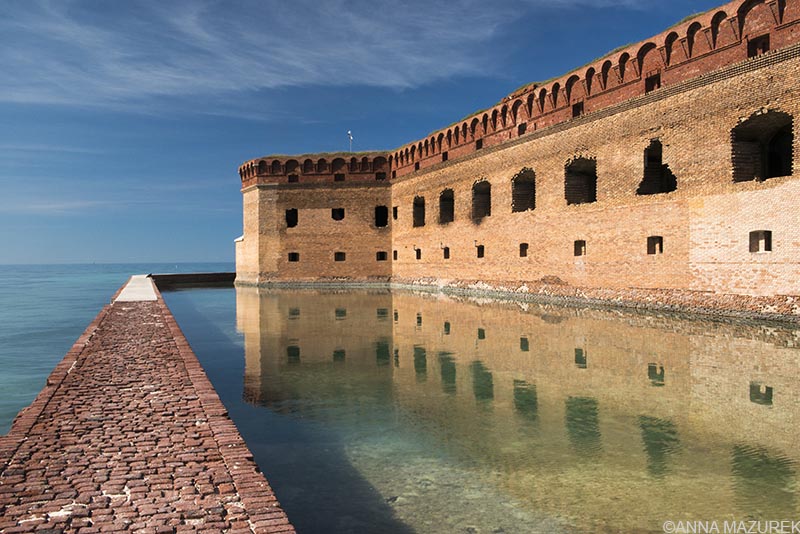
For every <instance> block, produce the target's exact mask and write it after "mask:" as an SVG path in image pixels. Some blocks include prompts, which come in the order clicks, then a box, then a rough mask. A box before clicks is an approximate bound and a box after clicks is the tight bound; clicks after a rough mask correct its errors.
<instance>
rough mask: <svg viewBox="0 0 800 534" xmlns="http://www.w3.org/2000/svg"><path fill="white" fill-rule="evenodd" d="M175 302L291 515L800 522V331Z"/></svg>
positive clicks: (513, 310) (652, 529)
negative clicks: (798, 379)
mask: <svg viewBox="0 0 800 534" xmlns="http://www.w3.org/2000/svg"><path fill="white" fill-rule="evenodd" d="M164 298H165V300H166V302H167V304H168V305H169V307H170V309H171V310H172V312H173V314H174V315H175V318H176V320H177V321H178V324H179V325H180V326H181V329H182V330H183V332H184V334H185V335H186V337H187V339H188V340H189V343H190V344H191V346H192V348H193V350H194V351H195V353H196V354H197V357H198V359H199V360H200V363H201V364H202V365H203V367H204V369H205V370H206V373H207V374H208V376H209V378H210V380H211V382H212V384H213V385H214V387H215V388H216V390H217V393H218V394H219V395H220V398H221V399H222V401H223V403H224V404H225V406H226V408H227V409H228V411H229V413H230V416H231V418H232V419H233V421H234V422H235V423H236V425H237V427H238V428H239V431H240V432H241V434H242V436H243V437H244V439H245V441H246V442H247V444H248V446H249V448H250V450H251V451H252V452H253V455H254V457H255V460H256V461H257V462H258V464H259V466H260V467H261V469H262V471H263V472H264V473H265V475H266V476H267V479H268V480H269V482H270V484H271V485H272V488H273V489H274V490H275V493H276V495H277V496H278V498H279V500H280V502H281V504H282V505H283V507H284V509H285V510H286V512H287V514H288V516H289V518H290V520H291V521H292V522H293V524H294V525H295V526H296V527H297V530H298V532H301V533H306V534H308V533H324V534H331V533H358V534H363V533H372V532H374V533H381V534H384V533H402V534H405V533H410V532H420V533H437V534H438V533H460V534H463V533H495V534H501V533H502V534H511V533H520V534H530V533H542V534H545V533H546V534H559V533H584V534H597V533H625V534H632V533H637V534H638V533H657V532H663V531H664V530H663V528H662V525H663V524H664V523H665V522H667V521H673V522H693V521H705V522H713V521H716V522H717V523H714V524H715V525H717V526H718V528H719V531H720V532H722V531H723V529H724V522H725V521H728V522H731V521H750V520H753V521H762V522H763V521H777V520H793V519H795V520H796V519H797V518H798V517H800V486H799V485H798V481H800V478H798V474H799V473H800V454H798V450H797V443H798V442H800V424H798V423H800V385H798V381H797V376H798V374H799V373H800V330H798V329H797V328H792V327H784V326H780V325H774V324H733V323H732V324H723V323H715V322H712V321H700V320H697V321H690V320H684V319H680V318H677V317H672V316H669V315H665V314H644V313H642V314H639V313H633V312H630V311H622V310H593V309H590V308H559V307H557V306H543V305H535V304H528V303H515V302H502V301H493V300H491V299H488V298H482V299H467V298H454V297H447V296H444V295H419V294H412V293H408V292H400V291H397V292H395V291H392V292H389V291H371V292H366V291H311V290H307V291H280V290H256V289H254V288H238V289H236V290H233V289H224V288H223V289H219V288H218V289H191V290H183V291H177V292H168V293H164ZM692 524H695V523H692ZM707 524H711V523H707Z"/></svg>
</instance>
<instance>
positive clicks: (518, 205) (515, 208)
mask: <svg viewBox="0 0 800 534" xmlns="http://www.w3.org/2000/svg"><path fill="white" fill-rule="evenodd" d="M534 208H536V173H535V172H533V170H531V169H528V168H525V169H522V170H521V171H519V172H518V173H517V174H516V176H514V178H512V179H511V211H512V212H520V211H528V210H532V209H534Z"/></svg>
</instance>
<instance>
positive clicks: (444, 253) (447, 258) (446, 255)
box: [442, 247, 450, 260]
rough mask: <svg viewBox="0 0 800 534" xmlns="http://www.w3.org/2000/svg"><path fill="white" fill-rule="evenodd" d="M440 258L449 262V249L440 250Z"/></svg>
mask: <svg viewBox="0 0 800 534" xmlns="http://www.w3.org/2000/svg"><path fill="white" fill-rule="evenodd" d="M442 256H443V257H444V259H446V260H449V259H450V247H444V248H443V249H442Z"/></svg>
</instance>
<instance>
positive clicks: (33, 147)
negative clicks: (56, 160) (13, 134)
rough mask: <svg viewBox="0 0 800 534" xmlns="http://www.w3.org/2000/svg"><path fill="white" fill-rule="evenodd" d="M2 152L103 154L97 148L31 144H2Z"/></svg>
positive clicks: (0, 145) (0, 147)
mask: <svg viewBox="0 0 800 534" xmlns="http://www.w3.org/2000/svg"><path fill="white" fill-rule="evenodd" d="M0 152H11V153H19V152H25V153H63V154H102V153H103V151H102V150H100V149H97V148H88V147H80V146H68V145H50V144H30V143H0Z"/></svg>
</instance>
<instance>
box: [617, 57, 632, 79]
mask: <svg viewBox="0 0 800 534" xmlns="http://www.w3.org/2000/svg"><path fill="white" fill-rule="evenodd" d="M630 58H631V56H630V54H628V53H627V52H625V53H624V54H622V55H621V56H619V79H620V81H621V82H622V83H625V67H627V65H628V60H629V59H630Z"/></svg>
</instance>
